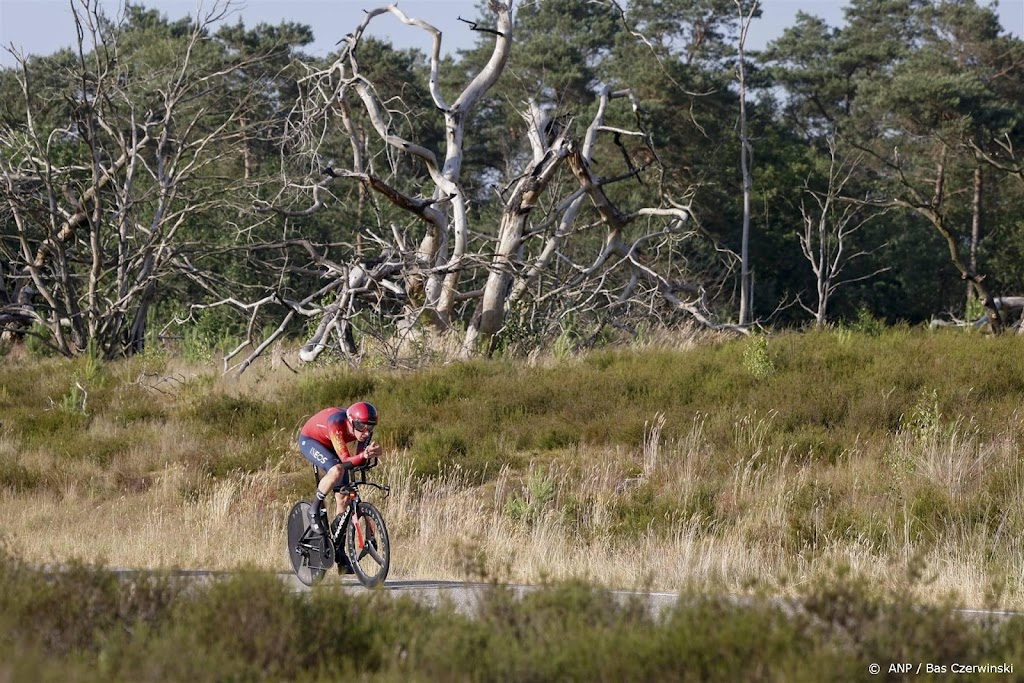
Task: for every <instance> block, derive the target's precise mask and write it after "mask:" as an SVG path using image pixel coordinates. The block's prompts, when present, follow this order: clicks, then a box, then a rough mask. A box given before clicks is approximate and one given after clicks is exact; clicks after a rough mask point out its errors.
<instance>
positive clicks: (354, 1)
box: [0, 0, 1024, 66]
mask: <svg viewBox="0 0 1024 683" xmlns="http://www.w3.org/2000/svg"><path fill="white" fill-rule="evenodd" d="M210 2H211V0H205V3H204V4H205V5H206V6H209V5H210ZM520 2H521V0H520ZM520 2H517V3H516V4H517V5H518V4H520ZM99 3H100V5H101V6H102V7H103V8H104V9H105V10H106V11H107V13H108V14H115V13H116V12H117V9H118V8H119V7H120V5H121V3H120V2H119V0H99ZM142 4H144V5H145V6H146V7H150V8H155V9H159V10H160V11H161V12H163V13H164V14H166V15H167V16H168V17H170V18H171V19H177V18H180V17H182V16H185V15H187V14H195V11H196V8H197V6H198V5H199V0H142ZM385 4H387V0H383V1H380V2H376V1H374V0H246V1H245V2H238V3H237V5H236V7H237V11H238V14H237V15H234V17H233V18H232V19H231V20H230V21H231V22H232V23H233V22H234V21H236V20H237V18H235V17H237V16H241V18H242V19H243V21H244V22H245V24H246V25H247V26H254V25H256V24H258V23H260V22H267V23H273V24H276V23H279V22H281V21H285V20H288V21H295V22H299V23H303V24H308V25H310V26H311V27H312V28H313V35H314V36H315V37H316V42H315V43H314V44H313V45H312V46H310V47H309V48H308V51H309V52H310V53H312V54H314V55H318V56H320V55H324V54H326V53H328V52H330V51H331V50H332V49H333V48H334V44H335V43H336V42H337V41H338V40H339V39H340V38H342V37H343V36H344V35H345V34H346V33H348V32H349V31H351V30H352V29H353V28H354V27H355V26H356V25H357V24H358V23H359V22H360V21H361V20H362V17H363V10H365V9H372V8H374V7H381V6H383V5H385ZM397 4H398V6H399V7H401V8H402V10H403V11H404V12H405V13H406V14H408V15H409V16H412V17H417V18H420V19H423V20H425V21H427V22H429V23H431V24H433V25H434V26H436V27H437V28H438V29H440V30H441V31H442V32H443V33H444V42H443V48H444V50H445V52H454V51H455V50H457V49H460V48H465V47H469V46H471V45H472V44H473V43H474V34H473V32H472V31H470V29H469V26H468V25H467V24H465V23H462V22H460V21H458V17H460V16H461V17H462V18H464V19H473V18H475V17H476V15H477V11H476V5H477V0H398V2H397ZM845 4H846V0H764V3H763V5H762V6H763V17H762V18H761V20H760V21H757V22H755V23H754V25H753V26H752V27H751V34H750V36H749V38H748V43H747V46H748V47H749V48H751V49H757V48H761V47H764V45H765V43H767V42H768V41H769V40H772V39H773V38H776V37H777V36H778V35H779V34H780V33H781V32H782V31H783V29H784V28H785V27H787V26H790V25H791V24H792V23H793V20H794V17H795V16H796V13H797V11H799V10H803V11H804V12H808V13H810V14H814V15H817V16H819V17H821V18H822V19H824V20H825V21H826V22H827V23H828V24H829V25H830V26H838V25H841V24H842V21H843V11H842V10H843V6H844V5H845ZM980 4H986V2H985V0H980ZM69 7H70V6H69V2H68V0H0V46H4V47H6V46H9V45H11V44H13V45H14V47H15V48H16V49H19V50H22V51H24V52H25V53H26V54H49V53H51V52H54V51H55V50H57V49H59V48H60V47H64V46H70V45H72V44H73V42H74V39H75V33H74V23H73V22H72V20H71V10H70V8H69ZM998 12H999V15H1000V20H1001V22H1002V24H1003V27H1004V28H1005V29H1006V30H1007V31H1009V32H1010V33H1013V34H1014V35H1017V36H1022V35H1024V0H1000V2H999V6H998ZM370 32H371V34H373V35H378V36H382V37H386V38H389V39H390V40H391V41H392V43H393V44H394V45H396V46H399V47H420V48H422V49H424V50H426V49H427V48H429V46H430V40H429V36H428V35H427V34H426V33H425V32H424V31H422V30H420V29H415V28H410V27H406V26H404V25H402V24H401V23H400V22H399V21H398V20H397V19H395V18H394V17H392V16H390V15H386V16H380V17H378V18H376V19H375V20H374V21H373V23H372V24H371V31H370ZM13 63H14V58H13V57H12V56H11V55H10V54H9V53H7V52H6V51H5V50H0V66H11V65H12V64H13Z"/></svg>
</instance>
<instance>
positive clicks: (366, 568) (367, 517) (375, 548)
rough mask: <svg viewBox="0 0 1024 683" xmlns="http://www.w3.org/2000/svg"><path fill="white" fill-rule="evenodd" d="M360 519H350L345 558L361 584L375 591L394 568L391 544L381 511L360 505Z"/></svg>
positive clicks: (371, 506) (368, 505) (347, 526)
mask: <svg viewBox="0 0 1024 683" xmlns="http://www.w3.org/2000/svg"><path fill="white" fill-rule="evenodd" d="M358 510H359V519H358V520H356V519H352V518H350V519H349V521H348V524H347V525H346V527H345V554H346V555H348V559H349V563H350V564H351V565H352V571H353V572H355V575H356V578H357V579H359V583H361V584H363V585H364V586H366V587H367V588H373V587H375V586H379V585H380V584H382V583H384V579H386V578H387V577H388V570H389V569H390V568H391V541H390V540H389V538H388V528H387V526H386V525H385V524H384V517H383V516H381V514H380V510H378V509H377V508H376V507H374V506H373V505H372V504H370V503H364V502H360V503H359V507H358Z"/></svg>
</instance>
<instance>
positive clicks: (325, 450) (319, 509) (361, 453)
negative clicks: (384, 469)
mask: <svg viewBox="0 0 1024 683" xmlns="http://www.w3.org/2000/svg"><path fill="white" fill-rule="evenodd" d="M376 426H377V409H376V408H374V407H373V406H372V405H370V404H369V403H366V402H365V401H360V402H359V403H353V404H352V405H351V406H349V407H348V408H347V409H344V410H342V409H341V408H324V409H323V410H321V411H320V412H318V413H317V414H315V415H313V416H312V417H311V418H309V419H308V420H306V424H304V425H302V429H301V430H300V431H299V451H301V452H302V455H303V456H304V457H305V458H306V460H309V461H310V462H311V463H313V464H314V465H316V466H317V467H319V468H320V469H322V470H323V471H324V473H325V474H324V476H323V477H321V479H320V483H319V484H318V485H317V487H316V489H317V490H316V499H315V500H314V501H313V504H312V505H310V506H309V523H310V526H312V527H313V531H314V532H316V533H323V532H324V530H325V529H327V517H326V514H325V513H324V500H325V499H326V498H327V495H328V494H329V493H330V492H331V491H332V490H333V491H334V493H335V495H336V496H337V502H338V505H339V508H340V506H341V505H343V504H344V498H343V496H342V494H341V489H342V488H344V487H346V486H348V483H349V470H350V469H352V468H353V467H359V466H360V465H363V464H364V463H366V461H367V460H369V459H371V458H378V457H380V453H381V448H380V444H379V443H371V441H372V439H373V430H374V428H376ZM351 443H355V449H354V451H352V453H351V454H350V451H349V444H351Z"/></svg>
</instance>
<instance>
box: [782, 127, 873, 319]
mask: <svg viewBox="0 0 1024 683" xmlns="http://www.w3.org/2000/svg"><path fill="white" fill-rule="evenodd" d="M828 153H829V156H828V171H827V177H826V183H827V184H826V187H825V191H824V192H820V191H815V190H812V189H811V188H810V185H809V183H807V182H805V183H804V194H805V195H806V196H807V197H810V198H811V199H812V200H813V207H812V208H808V206H807V204H806V203H805V202H804V201H803V200H801V202H800V215H801V217H802V218H803V228H802V230H801V231H800V232H799V233H798V237H799V239H800V249H801V251H802V252H803V255H804V258H805V259H807V262H808V263H809V264H810V265H811V270H812V271H813V272H814V279H815V297H816V298H815V304H816V305H815V307H814V308H813V309H812V308H810V307H808V306H805V305H803V304H801V307H802V308H803V309H804V310H805V311H807V312H808V313H811V314H812V315H813V316H814V324H815V325H816V326H817V327H821V326H823V325H825V323H826V322H827V321H828V304H829V301H830V300H831V298H832V295H833V294H834V293H835V292H836V290H837V289H839V287H841V286H842V285H845V284H850V283H853V282H860V281H862V280H867V279H869V278H872V277H874V276H875V275H878V274H880V273H883V272H885V271H886V270H888V268H878V269H875V270H874V271H872V272H870V273H867V274H864V275H859V276H856V277H850V278H841V277H840V276H841V275H842V273H843V271H844V270H845V269H846V267H847V266H848V265H850V263H852V262H853V261H855V260H857V259H859V258H863V257H865V256H869V255H870V254H872V253H874V252H875V251H877V250H878V249H880V248H882V247H884V246H885V245H884V244H883V245H879V246H877V247H875V248H872V249H856V250H854V249H851V244H852V242H853V239H854V235H855V234H856V233H857V232H859V231H860V230H861V229H862V228H863V227H864V226H865V225H867V224H868V223H870V222H871V221H872V220H874V219H875V218H877V217H878V216H880V215H882V214H884V213H885V210H884V209H881V210H879V209H871V208H869V207H868V206H866V205H865V203H864V202H862V201H852V202H851V201H850V200H849V198H844V196H843V194H844V191H845V190H846V187H847V185H848V184H849V182H850V180H851V179H852V178H853V177H854V175H855V174H856V173H857V171H858V168H859V167H860V163H861V157H853V158H851V159H840V158H839V156H838V153H837V142H836V137H835V136H834V135H832V136H830V137H829V138H828Z"/></svg>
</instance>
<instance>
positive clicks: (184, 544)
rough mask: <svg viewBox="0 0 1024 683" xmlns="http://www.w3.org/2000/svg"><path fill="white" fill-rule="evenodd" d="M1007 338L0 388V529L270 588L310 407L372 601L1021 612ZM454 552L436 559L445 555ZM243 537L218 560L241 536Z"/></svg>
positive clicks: (106, 367) (33, 378) (150, 367)
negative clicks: (363, 489)
mask: <svg viewBox="0 0 1024 683" xmlns="http://www.w3.org/2000/svg"><path fill="white" fill-rule="evenodd" d="M1020 344H1021V342H1020V339H1019V337H1014V336H1007V337H989V336H983V335H976V334H965V333H962V332H926V331H914V330H909V329H894V330H889V331H886V332H884V333H882V332H881V331H880V330H879V329H877V328H872V327H871V326H869V325H862V326H861V328H859V329H840V330H834V331H829V332H820V333H811V334H790V335H782V336H777V337H771V338H768V337H757V338H753V339H745V340H738V341H737V340H731V341H730V340H722V339H715V338H712V337H709V336H705V335H703V334H701V335H694V336H689V337H686V338H685V339H684V338H682V337H677V339H676V341H675V343H674V345H670V344H667V343H661V344H658V343H653V342H652V343H651V344H650V345H648V346H646V347H643V348H641V347H634V348H631V349H606V350H598V351H592V352H588V353H586V354H582V355H574V356H569V355H565V356H562V357H557V356H550V357H547V358H546V359H541V358H535V359H534V360H533V361H531V362H528V363H524V362H521V361H514V360H504V359H492V360H474V361H467V362H460V363H454V364H448V365H427V366H424V367H422V368H420V369H416V370H393V369H384V368H377V369H371V368H369V367H363V368H352V367H350V366H348V365H342V364H337V365H328V364H323V365H320V366H318V367H315V368H306V369H304V370H303V371H302V372H300V373H293V372H292V371H291V370H290V369H289V368H288V366H287V364H286V363H281V364H280V365H279V366H278V367H277V368H272V367H271V366H270V363H268V364H266V366H259V367H257V368H255V369H254V370H253V371H251V372H250V373H247V374H246V375H244V376H242V377H241V378H235V379H230V378H224V377H222V376H221V373H220V372H219V370H218V369H217V368H215V367H213V366H210V365H208V364H205V365H204V364H202V363H196V362H192V363H186V362H184V361H182V360H180V359H173V358H171V357H169V356H165V355H159V354H141V355H139V356H138V357H136V358H132V359H129V360H126V361H123V362H119V363H104V362H100V361H98V360H96V359H94V358H90V357H89V356H83V357H81V358H78V359H75V360H70V361H69V360H66V359H57V358H35V357H29V358H20V359H17V360H15V359H14V358H10V357H9V358H7V359H5V360H4V361H3V362H2V364H0V411H2V415H3V417H2V419H0V420H2V426H0V486H2V490H3V493H2V498H0V516H2V518H3V519H4V521H5V523H4V530H5V532H6V533H7V535H8V537H9V540H10V541H11V543H12V548H13V550H14V552H16V553H17V554H18V555H19V556H20V557H23V558H25V559H27V560H31V561H34V562H59V561H63V560H64V559H67V558H69V557H79V558H83V559H86V560H101V559H102V560H104V561H105V562H107V563H109V564H112V565H117V566H128V567H161V566H164V567H166V566H176V567H184V568H199V567H203V568H211V569H226V568H233V567H239V566H243V565H250V566H254V567H258V568H261V569H274V570H283V569H285V568H286V567H287V564H286V562H285V556H284V551H283V540H282V539H283V528H284V518H285V515H286V513H287V510H288V507H289V505H290V504H291V502H293V501H294V500H295V499H296V498H299V497H304V496H308V495H309V494H310V492H311V490H312V475H311V473H310V471H309V469H308V468H307V466H306V465H305V461H304V460H302V459H301V458H300V457H299V455H298V454H297V451H296V449H295V446H294V439H295V435H296V433H297V429H298V427H299V425H300V424H301V422H302V420H303V419H304V417H306V416H308V415H309V414H311V413H313V412H314V411H316V410H317V409H318V408H320V407H323V406H325V405H342V406H344V405H347V404H348V403H349V402H352V401H355V400H357V399H367V400H371V401H373V402H374V403H375V404H376V405H377V406H378V408H379V409H380V411H381V414H382V416H383V419H382V422H381V426H380V428H379V431H378V435H377V438H378V440H379V441H380V442H381V443H382V444H383V445H384V447H385V449H386V451H387V453H388V456H387V457H386V458H385V464H384V465H382V466H381V468H380V470H379V474H380V476H381V477H382V478H383V479H386V480H388V481H389V482H390V483H391V484H392V485H393V486H394V488H395V493H394V494H393V495H392V496H391V497H390V498H388V499H386V500H382V501H380V502H381V504H382V506H383V510H384V512H385V514H386V516H387V518H388V520H389V521H390V522H391V527H392V533H393V536H394V539H395V544H396V550H397V555H396V562H395V565H394V570H393V571H394V576H396V577H405V578H417V577H430V578H453V577H457V576H458V575H459V574H460V572H461V571H462V566H463V564H464V559H465V556H466V555H467V554H474V555H475V554H478V553H479V554H482V555H483V556H484V557H486V558H487V562H488V564H489V566H490V567H492V569H491V570H490V571H491V572H492V573H495V574H496V575H498V576H499V577H500V578H502V579H509V580H512V581H519V582H531V581H536V580H538V579H540V578H542V577H552V578H564V577H581V578H587V579H591V580H595V581H598V582H600V583H604V584H607V585H611V586H615V587H621V588H628V587H639V586H650V587H652V588H656V589H669V590H674V589H677V588H679V587H680V586H682V585H686V584H690V583H696V584H698V585H701V586H705V587H714V588H717V589H722V590H726V591H743V590H747V589H757V590H766V591H769V592H771V593H777V594H787V593H788V592H789V591H790V590H792V589H793V588H794V587H796V586H799V585H801V584H803V583H804V582H806V581H808V580H810V579H811V578H813V577H816V576H819V575H828V574H830V573H831V572H832V571H833V570H834V568H835V567H836V566H839V565H844V566H848V567H849V568H850V570H851V571H852V572H853V573H854V574H855V575H858V576H865V577H868V578H870V579H871V580H873V581H876V582H878V583H880V584H887V585H891V584H892V582H894V581H898V580H901V579H900V578H899V577H900V575H901V574H902V573H903V572H905V571H907V570H909V569H910V568H915V570H920V571H921V572H922V577H923V578H925V579H926V580H927V582H928V585H929V586H930V589H929V591H927V592H928V593H929V594H931V595H933V596H934V598H935V599H936V600H939V599H941V598H942V596H944V595H945V594H946V593H949V592H953V593H954V594H955V595H956V596H957V597H958V598H959V599H960V600H962V601H964V602H965V603H967V604H970V605H974V606H981V605H983V604H993V603H998V604H1000V605H1002V606H1006V607H1015V608H1019V607H1022V606H1024V581H1022V562H1024V459H1022V458H1021V455H1020V449H1021V439H1022V434H1024V424H1022V421H1021V411H1020V404H1021V401H1022V398H1024V367H1022V364H1024V360H1022V355H1021V353H1020V352H1019V346H1020ZM453 530H458V533H453ZM240 531H242V532H243V533H240Z"/></svg>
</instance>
